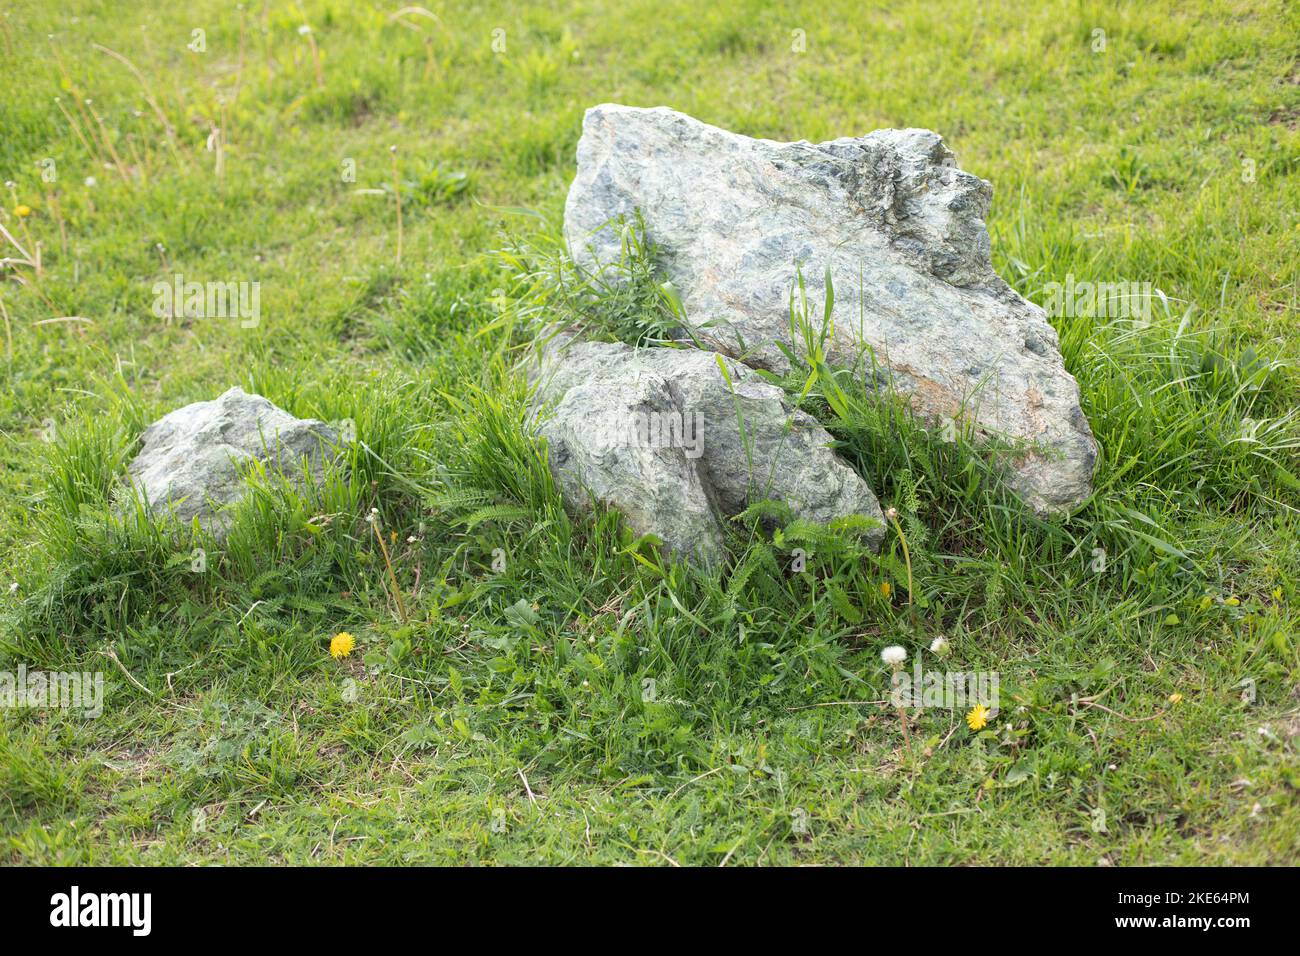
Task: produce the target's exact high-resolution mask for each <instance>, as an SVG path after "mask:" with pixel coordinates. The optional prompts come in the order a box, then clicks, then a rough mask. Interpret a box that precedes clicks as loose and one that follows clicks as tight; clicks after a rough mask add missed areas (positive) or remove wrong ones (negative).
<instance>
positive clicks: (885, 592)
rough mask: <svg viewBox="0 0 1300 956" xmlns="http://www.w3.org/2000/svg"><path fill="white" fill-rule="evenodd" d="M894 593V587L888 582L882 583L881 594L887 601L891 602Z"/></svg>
mask: <svg viewBox="0 0 1300 956" xmlns="http://www.w3.org/2000/svg"><path fill="white" fill-rule="evenodd" d="M893 592H894V588H893V586H892V585H891V584H890V583H889V582H888V581H881V582H880V594H881V596H882V597H884V598H885V600H889V595H890V594H892V593H893Z"/></svg>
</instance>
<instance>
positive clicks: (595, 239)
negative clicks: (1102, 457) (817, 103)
mask: <svg viewBox="0 0 1300 956" xmlns="http://www.w3.org/2000/svg"><path fill="white" fill-rule="evenodd" d="M991 197H992V188H991V187H990V186H989V184H988V183H987V182H985V181H984V180H982V179H980V178H979V177H977V176H972V175H971V174H970V173H966V172H963V171H962V170H960V169H958V168H957V165H956V162H955V160H954V159H953V155H952V153H951V152H949V150H948V149H947V147H946V146H944V144H943V141H942V139H941V138H940V137H939V135H938V134H936V133H932V132H930V131H929V130H923V129H886V130H877V131H876V132H874V133H870V134H868V135H866V136H862V137H858V138H846V139H837V140H832V141H830V142H825V143H815V144H814V143H808V142H802V141H801V142H795V143H778V142H773V141H771V140H764V139H751V138H749V137H747V136H740V135H737V134H735V133H730V132H727V131H726V130H722V129H718V128H717V127H714V126H709V125H707V124H705V123H701V122H700V121H698V120H696V119H692V118H691V117H689V116H686V115H684V114H682V113H678V112H676V111H674V110H670V109H665V108H662V107H660V108H656V109H635V108H632V107H626V106H618V105H615V104H605V105H603V106H597V107H594V108H592V109H590V110H588V111H587V114H586V118H585V120H584V123H583V133H582V139H581V140H580V141H579V143H578V171H577V176H576V178H575V179H574V181H573V185H572V187H571V188H570V190H569V195H568V199H567V201H566V204H565V211H564V228H565V236H566V239H567V241H568V244H569V247H570V250H571V253H572V255H573V258H574V260H575V261H576V262H577V263H578V264H579V265H580V266H583V267H584V268H586V269H588V270H590V271H599V270H601V269H602V268H604V267H605V266H607V265H608V264H610V263H612V262H615V261H617V259H618V256H619V234H618V229H617V227H616V226H615V225H614V223H616V222H617V220H618V219H619V217H623V218H624V219H625V221H628V222H630V221H631V219H632V217H633V215H634V214H635V213H636V212H637V211H638V210H639V211H640V214H641V216H642V218H643V221H644V223H645V229H646V236H647V238H648V239H649V240H650V241H651V242H652V243H654V244H655V246H656V247H657V250H658V254H659V257H660V261H659V265H660V266H662V268H663V269H664V270H665V272H666V273H667V275H668V278H669V279H670V280H671V281H672V283H673V285H674V286H675V287H676V288H677V290H678V292H679V293H680V294H681V296H682V300H683V303H684V305H685V307H686V312H687V316H688V319H689V321H690V323H691V325H692V326H693V327H694V329H695V332H696V335H697V337H698V338H699V339H700V340H701V341H703V342H704V343H705V344H707V345H708V347H710V348H714V349H717V350H719V351H721V352H724V353H726V354H728V355H731V356H734V357H737V358H740V359H741V360H742V361H744V362H746V363H747V364H749V365H752V366H755V367H759V368H770V369H774V370H777V371H784V370H786V369H787V368H788V365H789V362H788V359H787V358H786V356H785V355H784V354H783V353H782V351H781V350H780V349H779V348H778V347H777V343H782V344H784V345H785V346H787V347H789V348H791V349H793V350H795V351H796V352H799V351H801V341H800V340H801V336H799V335H791V321H790V307H789V306H790V295H791V289H792V286H793V283H794V280H795V278H796V270H797V269H799V268H802V271H803V278H804V282H805V286H806V288H807V293H808V298H809V304H810V306H811V308H810V311H814V312H815V313H816V315H815V321H816V322H818V323H819V322H820V319H821V314H820V307H821V304H822V301H823V298H824V292H825V289H824V286H825V280H824V276H825V273H826V270H827V269H829V270H830V274H831V276H832V279H833V282H834V291H835V309H834V330H833V335H832V336H831V340H830V342H829V343H828V350H829V352H828V357H829V361H830V362H831V363H832V364H836V365H840V366H852V365H854V364H855V363H856V362H857V361H858V360H860V359H862V358H863V357H864V356H866V357H867V358H866V363H865V364H866V368H865V371H866V372H868V373H869V374H873V375H874V376H875V380H876V381H877V382H882V381H883V382H892V383H893V385H894V386H895V387H896V388H898V389H899V391H901V392H903V393H905V394H907V395H909V397H910V401H911V402H912V404H913V407H914V408H915V409H916V410H917V412H918V413H919V414H921V415H922V416H924V417H925V418H927V419H930V420H938V419H957V420H962V419H969V420H972V421H973V423H974V427H975V429H976V431H977V433H978V434H980V435H983V436H986V437H993V436H997V437H1001V438H1005V439H1010V440H1012V441H1013V442H1016V443H1025V444H1026V445H1033V446H1034V448H1032V449H1029V450H1027V451H1026V452H1025V454H1023V455H1022V456H1020V457H1018V458H1017V459H1016V460H1015V461H1013V462H1011V463H1010V466H1009V467H1010V481H1011V484H1012V486H1013V487H1014V488H1015V489H1016V490H1017V491H1018V492H1019V493H1020V495H1021V496H1022V497H1023V498H1024V499H1025V500H1026V502H1027V503H1028V504H1029V505H1030V506H1032V507H1033V508H1035V509H1036V510H1038V511H1043V512H1047V511H1057V510H1062V509H1068V508H1070V507H1072V506H1074V505H1077V504H1078V503H1080V502H1081V501H1082V500H1083V499H1085V498H1086V497H1087V496H1088V495H1089V494H1090V493H1091V481H1092V470H1093V464H1094V462H1095V460H1096V453H1097V452H1096V443H1095V442H1094V441H1093V437H1092V432H1091V430H1090V429H1089V427H1088V422H1087V419H1086V418H1085V417H1084V415H1083V412H1082V411H1081V410H1080V408H1079V388H1078V385H1077V384H1076V383H1075V381H1074V379H1073V378H1072V377H1071V376H1070V374H1069V373H1068V372H1066V370H1065V367H1064V364H1063V362H1062V360H1061V354H1060V349H1059V343H1058V340H1057V335H1056V331H1055V330H1054V329H1053V328H1052V327H1051V325H1049V324H1048V322H1047V319H1046V316H1045V314H1044V312H1043V310H1042V309H1040V308H1039V307H1038V306H1036V305H1033V304H1031V303H1029V302H1027V301H1026V300H1025V299H1023V298H1021V297H1020V296H1019V295H1018V294H1017V293H1016V292H1015V291H1014V290H1013V289H1012V288H1011V287H1010V286H1008V285H1007V284H1006V283H1005V282H1003V281H1002V279H1001V278H999V277H998V275H997V274H996V273H995V272H994V271H993V266H992V263H991V260H990V246H989V236H988V230H987V229H986V228H985V225H984V216H985V214H986V213H987V211H988V206H989V202H990V199H991ZM872 358H874V362H875V365H876V369H874V370H873V369H872V368H871V361H872Z"/></svg>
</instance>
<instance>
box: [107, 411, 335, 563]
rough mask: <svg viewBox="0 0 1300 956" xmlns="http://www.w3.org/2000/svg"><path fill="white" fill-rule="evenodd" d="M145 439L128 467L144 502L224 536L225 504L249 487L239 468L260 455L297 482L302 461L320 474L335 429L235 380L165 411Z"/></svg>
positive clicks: (265, 462)
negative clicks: (215, 393)
mask: <svg viewBox="0 0 1300 956" xmlns="http://www.w3.org/2000/svg"><path fill="white" fill-rule="evenodd" d="M142 440H143V442H144V445H143V447H142V448H141V450H140V453H139V454H138V455H137V456H136V457H135V459H134V460H133V461H132V462H131V464H130V465H129V466H128V468H127V472H128V474H129V475H130V477H131V480H132V482H133V483H134V484H135V485H136V486H137V487H138V488H139V489H140V491H141V493H142V495H143V496H144V499H145V501H147V502H148V504H149V507H150V508H151V509H154V510H168V511H170V512H171V513H173V514H174V515H175V516H176V518H177V519H178V520H180V521H181V522H184V523H185V524H188V523H189V522H190V521H191V520H192V519H194V518H198V519H199V523H200V524H201V525H202V526H203V527H204V529H206V530H207V531H209V532H211V533H212V534H214V535H216V536H217V537H218V538H224V536H225V534H226V531H227V530H228V516H227V514H226V510H227V509H228V508H229V507H230V506H231V505H232V504H234V503H235V502H237V501H239V500H240V499H241V498H242V497H243V496H244V494H245V493H246V491H247V484H246V483H245V481H244V478H243V476H242V471H241V469H243V468H246V467H247V466H248V464H249V463H250V462H252V461H257V462H260V463H262V464H263V465H265V466H266V467H267V468H269V469H273V470H276V471H279V472H280V473H282V474H283V475H285V476H286V477H287V478H289V479H290V480H291V481H293V482H294V483H295V484H299V483H300V481H301V479H302V476H303V463H304V461H305V462H306V463H307V469H308V473H309V474H310V476H311V479H312V480H313V481H316V482H319V481H321V480H322V478H323V476H324V472H325V463H326V461H329V460H332V457H333V455H334V448H335V447H336V446H337V444H338V441H339V436H338V433H337V432H336V431H335V430H334V429H333V428H331V427H330V426H329V425H326V424H325V423H324V422H321V421H316V420H315V419H302V418H294V416H292V415H290V414H289V413H288V412H286V411H285V410H284V409H282V408H279V407H277V406H276V405H273V404H272V403H271V402H269V401H267V400H266V399H265V398H262V396H260V395H249V394H248V393H246V392H245V391H244V390H243V389H240V388H232V389H230V390H229V391H227V392H225V393H224V394H223V395H221V397H219V398H217V399H215V400H214V401H210V402H195V403H194V404H192V405H186V406H185V407H184V408H178V409H176V411H174V412H171V413H169V414H167V415H164V416H163V417H162V418H160V419H159V420H158V421H156V422H154V423H153V424H152V425H150V426H149V427H148V428H146V429H145V431H144V435H143V436H142Z"/></svg>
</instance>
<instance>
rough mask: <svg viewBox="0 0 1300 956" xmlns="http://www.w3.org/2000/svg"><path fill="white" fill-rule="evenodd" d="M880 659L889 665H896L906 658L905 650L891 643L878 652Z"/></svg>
mask: <svg viewBox="0 0 1300 956" xmlns="http://www.w3.org/2000/svg"><path fill="white" fill-rule="evenodd" d="M880 659H881V660H882V661H884V662H885V663H886V664H888V665H889V666H890V667H897V666H898V665H899V664H902V663H903V662H904V661H906V660H907V651H906V650H905V649H904V648H902V647H899V646H898V645H897V644H891V645H889V646H888V647H886V648H885V649H884V650H883V651H881V652H880Z"/></svg>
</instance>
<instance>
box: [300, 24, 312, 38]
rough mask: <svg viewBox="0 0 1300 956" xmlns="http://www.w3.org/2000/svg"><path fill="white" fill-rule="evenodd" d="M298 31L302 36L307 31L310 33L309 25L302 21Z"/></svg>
mask: <svg viewBox="0 0 1300 956" xmlns="http://www.w3.org/2000/svg"><path fill="white" fill-rule="evenodd" d="M298 32H299V33H301V34H302V35H303V36H306V35H307V34H308V33H311V27H309V26H307V24H305V23H304V24H303V25H302V26H300V27H299V28H298Z"/></svg>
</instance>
